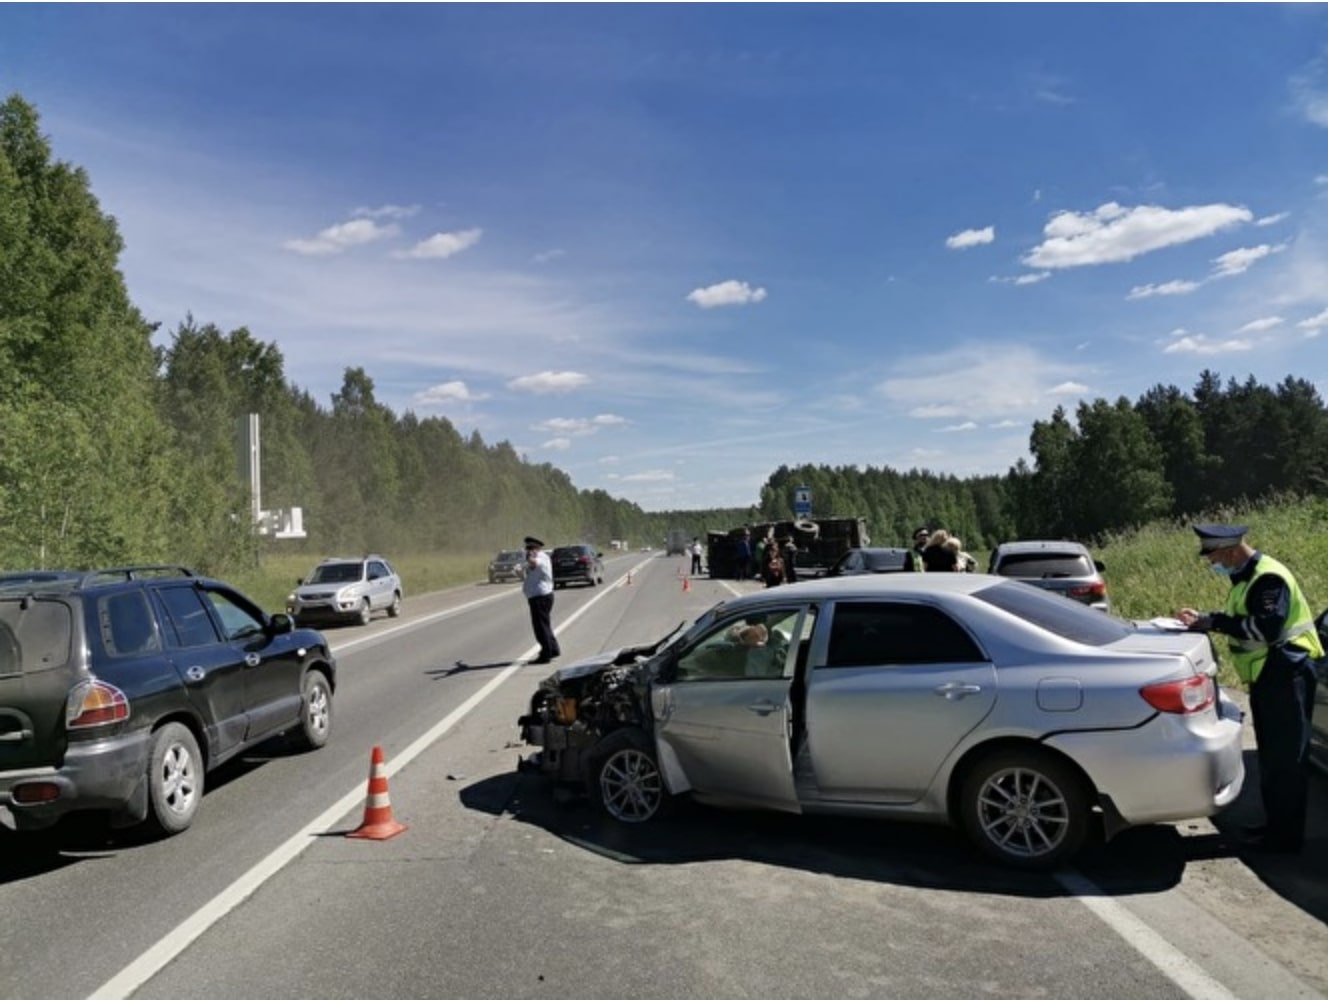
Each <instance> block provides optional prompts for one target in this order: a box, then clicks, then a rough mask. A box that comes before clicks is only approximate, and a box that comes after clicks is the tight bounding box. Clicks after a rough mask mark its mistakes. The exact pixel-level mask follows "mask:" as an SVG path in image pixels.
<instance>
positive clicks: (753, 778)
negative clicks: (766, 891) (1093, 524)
mask: <svg viewBox="0 0 1328 1002" xmlns="http://www.w3.org/2000/svg"><path fill="white" fill-rule="evenodd" d="M1216 674H1217V663H1216V660H1215V659H1214V656H1213V650H1212V646H1211V644H1210V643H1209V640H1208V637H1207V636H1206V635H1204V634H1201V633H1180V632H1169V631H1167V630H1164V629H1162V628H1160V627H1158V626H1154V625H1152V624H1148V623H1133V622H1126V621H1124V620H1121V619H1117V618H1115V617H1113V616H1111V615H1104V614H1102V613H1101V612H1098V611H1096V610H1093V609H1091V608H1089V607H1088V606H1085V605H1082V604H1080V603H1078V602H1074V601H1070V600H1068V599H1066V598H1064V597H1062V596H1059V595H1055V594H1052V593H1050V592H1047V591H1044V590H1042V589H1039V588H1034V587H1032V586H1031V585H1028V584H1025V583H1023V582H1019V581H1011V580H1009V579H1005V578H1000V577H995V576H990V575H985V574H881V575H877V574H871V575H861V576H854V577H845V578H835V579H822V580H818V581H809V582H805V583H799V584H794V585H786V586H784V587H781V588H774V589H770V590H768V591H761V592H757V593H754V594H750V595H743V596H741V597H738V598H734V599H732V600H729V601H726V602H723V603H721V604H719V605H717V606H715V607H714V608H712V609H710V610H709V611H708V612H706V613H705V614H704V615H703V616H701V618H700V619H698V620H696V622H694V623H693V624H691V625H690V626H688V627H679V629H678V630H677V631H675V632H674V633H673V634H672V635H670V636H669V637H666V638H664V639H663V640H661V641H659V642H658V643H654V644H648V645H644V646H640V647H632V648H624V649H622V650H617V651H606V652H604V653H603V654H600V655H597V656H595V657H592V658H588V659H585V660H583V661H579V662H576V663H574V664H571V665H568V666H566V667H564V668H562V669H560V670H559V671H558V672H556V673H554V674H553V675H551V676H549V677H548V678H547V679H545V680H544V682H542V683H541V684H540V686H539V687H538V688H537V690H536V691H535V693H534V694H533V695H532V697H531V700H530V705H529V709H528V711H527V712H526V713H525V714H524V715H523V716H522V717H521V719H520V720H519V724H520V726H521V730H522V736H523V738H524V739H525V740H526V741H527V742H528V743H530V744H533V745H537V746H539V747H540V749H541V750H540V751H539V752H538V753H537V754H535V755H533V756H531V757H530V758H528V759H527V760H525V762H524V763H523V766H522V768H523V770H525V771H537V772H540V773H542V774H544V775H546V776H548V777H550V778H552V779H553V780H555V781H558V782H565V783H580V782H584V783H586V785H587V787H588V792H589V794H590V796H591V799H592V801H594V802H595V803H596V804H597V805H598V806H599V807H601V808H602V809H603V810H604V811H605V812H607V813H608V814H609V815H610V816H612V817H613V818H615V819H617V820H619V821H622V822H628V823H640V822H647V821H649V820H651V819H652V818H654V817H656V816H657V815H658V814H659V813H660V812H661V811H662V810H664V809H666V808H667V806H668V803H669V801H670V798H671V797H672V796H674V795H678V794H683V793H688V794H690V795H692V796H693V797H695V798H696V799H698V800H702V801H705V802H708V803H714V804H719V805H730V806H743V807H767V808H773V809H776V810H784V811H791V812H795V813H802V812H806V813H811V812H821V813H838V814H856V815H874V816H878V817H881V818H891V819H904V820H909V819H911V820H918V821H929V822H940V823H949V824H954V825H956V826H958V827H960V828H962V829H963V830H964V831H966V832H967V833H968V835H969V837H970V838H971V839H972V841H973V842H974V843H976V845H977V846H978V847H979V848H981V849H982V850H983V851H985V852H986V853H988V854H989V855H991V856H993V857H995V858H996V859H998V860H1001V861H1002V862H1005V863H1008V864H1011V865H1013V866H1017V867H1024V868H1030V869H1032V868H1046V867H1053V866H1056V865H1058V864H1060V863H1062V862H1063V861H1064V860H1066V859H1068V858H1069V857H1071V856H1072V855H1074V854H1075V852H1077V851H1078V849H1079V848H1080V847H1081V846H1082V845H1083V844H1084V842H1085V840H1086V839H1087V838H1088V837H1089V835H1090V834H1091V833H1093V832H1094V831H1096V830H1100V831H1101V833H1102V834H1103V835H1105V836H1106V837H1108V838H1110V837H1111V836H1112V835H1114V834H1115V833H1116V832H1118V831H1120V830H1121V829H1123V828H1125V827H1127V826H1130V825H1141V824H1149V823H1153V822H1167V821H1179V820H1183V819H1187V818H1197V817H1204V816H1207V815H1211V814H1214V813H1216V812H1217V811H1218V810H1220V809H1221V808H1222V807H1224V806H1226V805H1227V804H1229V803H1231V802H1232V801H1233V800H1235V799H1236V796H1237V795H1238V794H1239V793H1240V789H1241V784H1242V783H1243V781H1244V776H1245V773H1244V765H1243V762H1242V758H1241V744H1240V742H1241V723H1240V711H1239V710H1238V709H1237V708H1236V707H1235V705H1234V704H1233V703H1232V702H1231V701H1230V700H1229V699H1227V698H1225V697H1224V696H1223V694H1222V692H1221V690H1220V689H1219V688H1218V686H1217V684H1216V681H1215V679H1216Z"/></svg>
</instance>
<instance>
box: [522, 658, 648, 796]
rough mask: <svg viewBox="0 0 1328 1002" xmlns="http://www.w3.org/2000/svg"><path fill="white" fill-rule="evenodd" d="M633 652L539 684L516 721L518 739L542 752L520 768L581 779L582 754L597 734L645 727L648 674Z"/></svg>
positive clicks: (585, 763)
mask: <svg viewBox="0 0 1328 1002" xmlns="http://www.w3.org/2000/svg"><path fill="white" fill-rule="evenodd" d="M637 654H638V652H636V651H623V652H620V654H619V655H618V658H617V660H616V661H615V662H614V664H612V665H609V666H608V667H605V668H603V669H600V670H598V671H592V672H589V673H587V674H584V675H573V676H571V677H566V676H564V675H561V674H554V675H551V676H549V677H548V678H546V679H545V680H544V681H543V682H541V683H540V686H539V688H538V689H537V690H536V691H535V694H534V696H532V697H531V701H530V712H529V713H528V714H526V715H525V716H523V717H522V718H521V719H520V720H518V721H517V723H518V724H519V725H520V727H521V737H522V739H523V740H525V741H526V742H527V743H529V744H532V745H539V746H541V747H542V748H543V751H541V752H538V753H536V754H535V755H532V756H530V757H529V758H528V759H526V760H524V761H523V762H522V763H521V767H522V768H523V769H526V770H538V771H539V772H542V773H545V774H546V775H549V776H552V777H553V778H554V779H556V780H559V781H562V782H582V781H584V779H585V777H586V769H587V766H588V761H587V758H586V756H587V754H588V753H589V752H590V750H591V749H592V748H593V747H594V746H595V745H596V744H597V743H598V742H599V740H600V738H602V737H603V736H604V735H605V734H608V733H610V732H612V731H615V730H617V729H618V728H620V727H626V726H637V727H640V726H645V724H646V718H647V714H646V713H645V712H644V709H643V708H644V706H645V705H646V692H647V684H648V682H647V674H648V673H647V671H646V669H645V668H644V666H643V665H642V664H641V663H640V662H639V661H638V659H637ZM624 661H626V662H627V663H626V664H623V663H622V662H624Z"/></svg>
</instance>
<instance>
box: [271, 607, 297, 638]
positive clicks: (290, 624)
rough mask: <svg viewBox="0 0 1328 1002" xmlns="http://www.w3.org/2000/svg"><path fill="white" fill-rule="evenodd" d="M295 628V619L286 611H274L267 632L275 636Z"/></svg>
mask: <svg viewBox="0 0 1328 1002" xmlns="http://www.w3.org/2000/svg"><path fill="white" fill-rule="evenodd" d="M293 629H295V620H294V619H293V618H292V617H291V616H290V615H288V614H287V613H284V612H274V613H273V614H272V616H271V618H270V619H268V621H267V632H268V633H270V634H272V636H274V637H279V636H281V635H282V634H283V633H290V632H291V631H292V630H293Z"/></svg>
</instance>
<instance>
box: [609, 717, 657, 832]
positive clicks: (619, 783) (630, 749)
mask: <svg viewBox="0 0 1328 1002" xmlns="http://www.w3.org/2000/svg"><path fill="white" fill-rule="evenodd" d="M591 772H592V775H591V796H592V797H593V798H594V799H595V802H596V803H597V804H598V805H599V806H600V808H601V809H602V810H603V811H604V813H606V814H607V815H608V816H609V817H611V818H613V819H614V820H615V821H621V822H623V823H624V824H643V823H644V822H647V821H649V820H651V819H652V818H656V817H658V816H659V815H660V814H661V813H662V812H663V811H664V809H665V807H666V805H667V803H668V796H669V795H668V791H667V790H666V789H665V787H664V776H663V774H662V773H661V772H660V771H659V763H658V762H656V761H655V749H654V744H653V742H652V741H651V740H650V738H649V737H647V736H646V735H645V734H643V733H642V732H640V731H636V730H631V729H623V730H620V731H614V732H613V733H612V734H610V735H609V736H608V737H607V738H605V739H604V740H603V741H602V742H601V743H600V747H599V748H598V749H597V751H596V754H595V758H594V764H593V765H592V767H591Z"/></svg>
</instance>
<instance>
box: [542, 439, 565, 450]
mask: <svg viewBox="0 0 1328 1002" xmlns="http://www.w3.org/2000/svg"><path fill="white" fill-rule="evenodd" d="M571 447H572V440H571V439H570V438H551V439H549V440H548V441H547V442H545V443H544V444H543V445H542V446H540V448H542V449H548V450H550V451H551V452H566V451H567V450H568V449H570V448H571Z"/></svg>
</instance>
